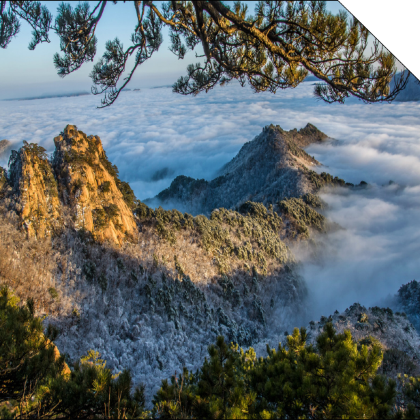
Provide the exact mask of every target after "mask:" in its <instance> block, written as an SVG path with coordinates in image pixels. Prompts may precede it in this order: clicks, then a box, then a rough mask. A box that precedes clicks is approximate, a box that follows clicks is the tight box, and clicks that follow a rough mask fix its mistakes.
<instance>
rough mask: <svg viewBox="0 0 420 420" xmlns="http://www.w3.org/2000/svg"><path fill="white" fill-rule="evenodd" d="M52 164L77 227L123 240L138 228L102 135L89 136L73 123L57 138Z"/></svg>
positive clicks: (61, 194) (60, 190)
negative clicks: (101, 138)
mask: <svg viewBox="0 0 420 420" xmlns="http://www.w3.org/2000/svg"><path fill="white" fill-rule="evenodd" d="M54 143H55V147H56V150H55V152H54V157H53V161H52V165H53V168H54V172H55V175H56V178H57V182H58V189H59V192H60V197H61V199H62V201H63V204H65V205H66V206H69V207H70V208H71V214H72V215H73V220H74V227H75V228H76V230H79V229H85V230H87V231H89V232H91V233H92V234H93V235H94V237H95V238H96V239H98V240H111V241H113V242H115V243H120V242H121V241H122V240H123V239H125V238H126V236H127V235H128V236H133V235H134V234H135V233H136V232H137V226H136V222H135V220H134V216H133V212H132V210H131V209H130V208H129V205H128V204H127V202H126V200H125V199H124V196H123V193H122V192H121V191H120V189H119V188H118V185H119V184H121V182H120V180H119V179H118V176H117V173H118V172H117V168H116V167H115V166H113V165H111V163H110V162H109V161H108V159H107V156H106V153H105V151H104V149H103V147H102V142H101V140H100V138H99V137H98V136H89V137H87V136H86V134H85V133H83V132H82V131H78V130H77V128H76V127H75V126H73V125H68V126H67V127H66V128H65V130H64V132H63V133H62V134H60V135H59V136H57V137H55V138H54Z"/></svg>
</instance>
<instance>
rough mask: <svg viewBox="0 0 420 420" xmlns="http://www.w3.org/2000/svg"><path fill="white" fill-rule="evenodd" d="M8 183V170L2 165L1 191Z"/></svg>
mask: <svg viewBox="0 0 420 420" xmlns="http://www.w3.org/2000/svg"><path fill="white" fill-rule="evenodd" d="M6 183H7V178H6V171H5V170H4V168H2V167H1V166H0V192H1V191H2V189H3V187H4V186H5V184H6Z"/></svg>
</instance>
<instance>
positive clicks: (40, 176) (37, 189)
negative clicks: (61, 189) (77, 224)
mask: <svg viewBox="0 0 420 420" xmlns="http://www.w3.org/2000/svg"><path fill="white" fill-rule="evenodd" d="M9 183H10V186H11V188H12V194H13V203H14V209H15V211H16V212H17V213H18V215H19V216H20V219H21V223H22V225H23V226H24V228H25V229H26V231H27V232H28V235H29V236H35V237H41V238H42V237H46V236H50V235H51V233H52V231H53V230H54V229H58V228H59V226H60V224H61V222H60V220H59V219H60V207H61V205H60V201H59V199H58V190H57V183H56V181H55V178H54V174H53V171H52V168H51V165H50V163H49V162H48V159H47V155H46V153H45V149H44V148H43V147H40V146H38V145H37V144H33V143H31V144H28V143H27V142H24V146H23V147H21V148H20V149H19V151H18V152H16V151H14V150H13V151H12V154H11V156H10V170H9Z"/></svg>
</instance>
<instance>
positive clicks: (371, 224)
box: [0, 82, 420, 316]
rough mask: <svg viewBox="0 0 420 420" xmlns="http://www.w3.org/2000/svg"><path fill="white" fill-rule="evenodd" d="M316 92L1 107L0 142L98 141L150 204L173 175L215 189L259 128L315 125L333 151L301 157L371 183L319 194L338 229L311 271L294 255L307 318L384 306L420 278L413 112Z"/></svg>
mask: <svg viewBox="0 0 420 420" xmlns="http://www.w3.org/2000/svg"><path fill="white" fill-rule="evenodd" d="M312 90H313V86H312V83H311V82H305V83H303V84H301V85H300V86H299V87H297V88H296V89H293V90H292V89H289V90H285V91H279V92H278V93H277V94H276V95H272V94H269V93H264V94H254V93H253V92H252V91H251V90H250V89H248V88H241V87H240V86H239V85H235V84H232V85H229V86H227V87H224V88H217V89H214V90H212V91H211V92H209V93H208V94H200V95H198V96H197V97H192V96H191V97H190V96H188V97H184V96H180V95H177V94H174V93H172V92H171V89H170V88H167V87H166V88H158V89H144V90H142V91H139V92H138V91H137V92H134V91H129V92H124V93H123V94H122V96H121V98H120V99H119V100H118V101H117V103H116V104H114V105H113V106H111V107H109V108H105V109H96V106H97V105H98V104H99V98H97V97H94V96H81V97H73V98H50V99H42V100H31V101H9V102H0V139H8V140H10V141H12V142H13V143H14V144H15V146H16V147H18V146H19V145H20V144H21V142H22V140H27V141H29V142H37V143H39V144H41V145H42V146H44V147H45V148H46V149H47V151H48V152H52V151H53V149H54V144H53V138H54V136H56V135H58V134H59V132H60V131H62V130H63V128H64V127H65V125H66V124H75V125H77V127H78V128H79V129H80V130H82V131H84V132H85V133H86V134H88V135H89V134H97V135H99V136H100V137H101V139H102V141H103V144H104V147H105V150H106V152H107V154H108V157H109V158H110V160H111V161H112V162H113V163H115V164H116V165H117V166H118V168H119V170H120V177H121V179H123V180H125V181H129V182H130V185H131V186H132V188H133V190H134V192H135V193H136V195H137V197H138V198H140V199H145V198H148V197H152V196H154V195H156V194H157V193H158V192H160V191H161V190H162V189H164V188H166V187H168V186H169V185H170V183H171V181H172V180H173V178H174V177H175V176H177V175H180V174H183V175H188V176H192V177H194V178H205V179H211V178H212V177H213V176H214V175H215V174H216V173H217V171H218V170H219V169H220V168H221V166H222V165H223V164H225V163H226V162H228V161H229V160H230V159H231V158H233V157H234V156H235V155H236V153H237V152H238V151H239V149H240V147H241V146H242V145H243V144H244V143H245V142H247V141H250V140H252V139H253V138H254V137H255V136H256V135H258V134H259V133H260V131H261V129H262V127H263V126H265V125H268V124H271V123H273V124H279V125H280V126H281V127H282V128H284V129H286V130H290V129H292V128H297V129H300V128H301V127H303V126H304V125H306V123H308V122H310V123H312V124H314V125H315V126H317V127H318V128H319V129H320V130H322V131H323V132H325V133H326V134H327V135H329V136H330V137H332V138H334V139H336V140H337V141H336V142H331V143H328V144H324V145H316V146H315V145H314V146H311V147H309V148H308V149H307V151H308V152H309V153H310V154H311V155H314V156H315V158H316V159H318V160H319V161H320V162H322V163H323V164H324V165H325V167H323V168H320V170H321V171H327V172H329V173H331V174H333V175H334V176H339V177H340V178H343V179H345V180H346V181H347V182H353V183H359V182H360V181H361V180H364V181H366V182H368V183H369V184H370V187H369V188H368V189H365V190H360V191H350V190H345V189H338V190H335V191H325V192H324V193H323V195H322V197H323V199H324V200H325V201H326V202H327V203H328V205H329V207H328V210H326V216H327V217H328V218H329V219H330V220H333V221H335V222H337V223H338V224H339V225H340V226H341V227H343V229H341V230H338V231H336V232H334V233H330V234H327V235H323V236H321V237H319V238H317V239H316V240H317V242H318V244H319V245H318V248H319V255H320V256H321V258H320V260H319V261H318V262H316V263H315V262H314V261H313V260H311V259H310V258H309V257H308V256H307V255H306V254H305V253H304V252H300V251H299V250H297V249H296V250H295V252H296V253H297V255H298V258H300V260H301V261H302V263H303V264H302V273H303V275H304V277H305V279H306V281H307V283H308V287H309V289H310V291H311V295H312V296H313V302H314V303H313V310H314V316H319V315H321V314H322V315H328V314H330V313H331V311H333V310H335V309H338V310H343V309H345V308H346V307H348V306H349V305H351V304H352V303H354V302H355V301H358V302H360V303H361V304H364V305H366V306H371V305H375V304H384V303H386V301H387V297H389V295H394V294H395V293H396V291H397V290H398V288H399V287H400V285H401V284H403V283H406V282H408V281H410V280H412V279H415V278H417V279H418V278H419V277H420V276H419V273H420V258H419V255H420V240H419V236H420V217H419V215H420V211H419V210H420V161H419V160H420V119H419V115H420V113H419V111H420V103H419V102H403V103H401V102H400V103H396V102H395V103H392V104H373V105H372V104H371V105H366V104H363V103H362V102H360V101H357V100H354V99H352V100H349V101H348V102H347V103H346V104H345V105H342V104H325V103H323V102H320V101H317V100H316V99H315V98H314V97H313V95H312ZM6 163H7V162H6V157H3V158H1V159H0V165H5V164H6ZM389 181H392V182H391V184H390V182H389ZM388 302H389V299H388Z"/></svg>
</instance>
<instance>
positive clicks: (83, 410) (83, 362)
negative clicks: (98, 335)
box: [0, 287, 147, 418]
mask: <svg viewBox="0 0 420 420" xmlns="http://www.w3.org/2000/svg"><path fill="white" fill-rule="evenodd" d="M56 336H57V331H55V330H53V329H52V328H49V329H47V331H46V333H45V334H44V327H43V325H42V319H41V318H38V317H35V316H34V304H33V301H31V300H29V301H28V303H27V304H26V305H20V306H19V299H18V298H16V297H15V296H13V294H12V293H11V292H10V291H9V290H8V288H7V287H3V288H2V289H1V290H0V404H1V406H2V408H1V411H0V416H1V417H2V418H4V417H6V418H7V417H9V418H14V417H16V416H24V417H35V418H38V417H43V418H57V417H65V418H92V417H95V416H96V417H107V418H140V417H144V416H146V415H147V412H145V411H144V405H145V400H144V389H143V387H138V388H136V389H135V390H134V392H132V379H131V374H130V372H129V371H126V370H124V371H123V372H122V373H120V374H117V375H112V373H111V371H110V369H107V368H106V367H105V365H106V362H104V361H103V360H101V359H99V354H98V353H97V352H95V351H92V350H91V351H89V353H88V355H87V356H86V357H83V358H81V359H80V361H77V362H76V363H74V364H73V365H72V366H71V367H72V369H71V370H70V369H69V368H68V366H67V365H66V364H65V362H64V357H63V356H59V354H58V351H57V349H56V347H55V346H54V344H53V343H52V340H53V339H55V338H56ZM5 403H6V404H5Z"/></svg>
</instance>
